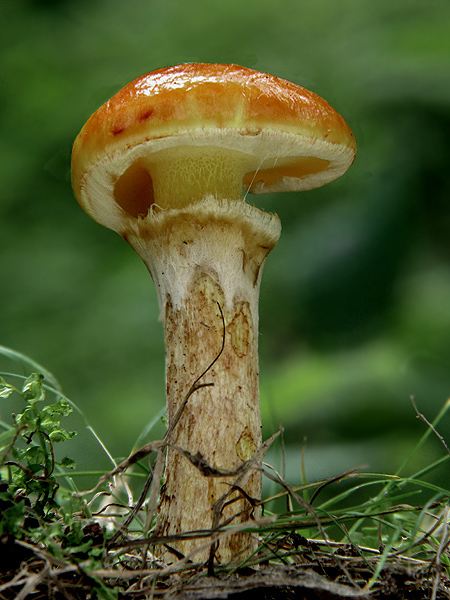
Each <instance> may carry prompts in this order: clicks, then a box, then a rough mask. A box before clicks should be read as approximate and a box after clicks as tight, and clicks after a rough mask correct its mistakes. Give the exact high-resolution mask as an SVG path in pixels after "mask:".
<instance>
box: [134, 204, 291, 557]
mask: <svg viewBox="0 0 450 600" xmlns="http://www.w3.org/2000/svg"><path fill="white" fill-rule="evenodd" d="M138 225H139V231H138V235H133V232H127V236H126V237H127V239H128V241H129V242H130V243H131V244H132V245H133V247H134V248H135V249H136V250H137V251H138V252H139V253H140V254H141V256H142V258H143V259H144V261H145V262H146V264H147V266H148V267H149V270H150V272H151V274H152V277H153V279H154V281H155V284H156V286H157V289H158V293H159V298H160V303H161V313H162V318H163V320H164V329H165V338H166V390H167V417H168V424H169V429H170V428H171V427H173V431H172V432H171V435H170V438H169V448H168V452H167V460H166V469H165V476H164V484H163V488H162V491H161V500H160V506H159V533H160V534H162V535H177V534H180V533H185V532H189V531H197V530H210V529H211V528H212V526H213V517H214V505H215V503H216V502H217V501H218V500H219V499H220V498H222V497H223V496H224V494H227V493H229V492H230V495H229V497H228V498H227V502H226V503H225V506H223V510H222V511H221V513H220V519H217V518H216V519H215V523H214V524H216V525H217V521H219V522H220V523H224V522H227V521H230V525H239V524H240V523H243V522H246V521H249V520H250V519H251V517H252V516H253V514H254V507H252V504H251V502H249V500H248V498H246V497H245V495H247V496H248V497H250V498H255V499H259V498H260V496H261V475H260V473H259V471H258V470H257V469H253V471H252V472H251V474H250V471H249V473H248V474H247V476H246V477H243V478H242V477H241V478H240V479H239V486H240V487H242V489H243V490H244V492H245V494H244V495H243V494H242V493H241V492H240V491H239V490H238V489H233V488H232V484H233V483H234V482H236V480H237V479H238V476H237V475H232V476H220V477H215V476H210V475H211V472H209V473H207V472H206V471H205V469H202V468H198V466H195V465H194V464H192V461H190V460H189V459H188V457H187V456H186V452H188V453H189V454H190V455H192V456H197V457H201V459H202V460H203V461H204V464H207V465H208V466H209V467H212V468H213V469H218V470H221V471H227V472H228V471H235V470H236V469H239V468H240V467H242V465H243V464H244V463H245V462H246V461H248V460H249V459H251V458H252V456H253V455H254V453H255V452H256V451H257V450H258V448H259V446H260V445H261V416H260V406H259V382H258V343H257V342H258V299H259V285H260V279H261V273H262V267H263V264H264V261H265V258H266V256H267V254H268V253H269V252H270V250H271V249H272V248H273V247H274V245H275V244H276V242H277V240H278V236H279V230H280V228H279V221H278V219H277V218H276V217H271V216H270V215H266V214H265V213H261V211H258V210H257V209H254V208H252V207H249V206H248V205H245V204H244V203H242V202H241V203H236V202H229V203H227V202H225V203H221V204H220V205H218V202H217V200H214V202H212V201H208V200H205V201H204V202H203V203H202V204H200V203H198V204H196V205H195V206H193V207H189V208H187V209H185V208H184V209H182V210H179V211H175V212H174V211H172V212H164V211H162V212H161V213H159V214H157V215H156V216H155V218H153V219H150V218H147V219H146V220H145V221H142V222H139V223H138ZM136 240H139V241H138V243H137V242H136ZM224 328H225V329H224ZM223 336H225V339H224V345H223V348H222V344H223ZM219 354H220V356H219ZM216 357H218V358H217V360H216V361H215V362H214V364H213V365H212V366H211V368H210V369H209V370H208V371H207V372H206V374H205V375H204V376H203V377H202V378H201V380H200V381H199V383H201V384H206V383H208V384H212V385H208V386H207V387H201V388H200V389H197V390H196V391H195V392H194V393H193V394H192V395H191V396H189V398H188V401H187V402H186V403H185V405H184V408H183V411H182V413H181V417H180V419H179V421H178V422H176V423H175V422H174V418H175V416H176V415H177V413H178V412H179V408H180V406H181V405H182V404H183V402H184V401H185V399H186V396H187V394H188V392H189V390H190V388H191V387H192V385H193V383H194V382H195V381H196V380H197V379H198V377H199V376H200V375H201V374H202V373H203V372H204V371H205V369H206V368H207V367H208V365H210V364H211V363H212V362H213V361H214V359H215V358H216ZM256 467H257V465H256ZM216 517H217V514H216ZM255 543H256V541H255V538H254V537H252V536H251V535H250V534H242V533H237V534H233V535H230V536H228V537H227V538H226V539H224V540H221V541H220V543H219V547H218V549H217V552H216V558H218V559H219V560H220V561H222V562H225V561H229V560H231V559H232V558H233V557H235V556H240V557H241V558H242V557H243V556H245V555H248V554H249V553H250V552H251V551H252V550H253V549H254V548H255ZM202 545H203V546H204V545H205V540H204V539H203V540H202V539H190V540H183V541H177V542H174V543H173V544H172V546H173V547H174V548H175V549H176V550H177V551H178V552H181V553H182V554H183V555H189V554H191V553H192V552H194V554H193V556H192V558H193V559H194V560H206V559H207V558H208V555H209V548H207V547H206V548H205V549H204V550H203V551H200V552H195V551H196V550H197V549H198V548H199V547H200V546H202ZM165 558H166V559H167V560H169V559H170V558H173V555H170V554H168V555H166V556H165Z"/></svg>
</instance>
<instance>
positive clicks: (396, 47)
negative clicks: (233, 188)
mask: <svg viewBox="0 0 450 600" xmlns="http://www.w3.org/2000/svg"><path fill="white" fill-rule="evenodd" d="M449 32H450V3H448V2H447V1H446V0H430V1H429V2H423V1H418V0H396V1H395V2H392V1H388V0H377V1H376V2H374V1H373V0H341V1H340V2H336V1H335V0H302V1H299V0H277V1H276V2H275V1H274V0H259V1H258V2H256V1H255V0H247V2H241V1H239V2H238V1H237V0H224V1H223V2H217V3H211V2H206V1H205V0H190V2H183V1H182V0H127V2H123V1H122V0H89V1H88V0H0V67H1V73H2V77H1V82H0V158H1V160H0V185H1V197H0V290H1V294H0V344H2V345H4V346H9V347H13V348H15V349H17V350H18V351H20V352H23V353H25V354H28V355H30V356H33V357H34V358H35V359H36V360H38V361H39V362H40V363H43V364H45V365H46V366H47V367H48V368H49V369H51V370H52V371H53V372H55V373H56V374H57V375H58V379H59V380H60V381H61V383H62V384H63V387H64V389H65V390H66V392H67V394H68V395H69V396H70V397H71V398H72V399H73V400H74V401H75V402H76V403H77V404H78V405H79V406H80V407H81V408H82V410H83V411H84V412H85V413H86V414H87V416H88V418H89V420H90V421H91V422H93V424H95V427H96V429H97V430H98V431H99V434H100V435H101V437H102V438H103V439H104V440H105V442H106V443H107V445H108V447H109V448H110V449H111V450H112V452H113V453H114V454H116V455H123V454H127V453H128V451H129V449H130V447H131V445H132V443H133V441H134V440H135V439H136V438H137V437H138V436H139V434H140V432H141V430H142V429H143V423H145V422H146V421H151V419H152V418H153V417H154V415H155V414H156V413H157V412H158V410H160V408H161V406H163V404H164V349H163V335H162V327H161V324H160V323H159V322H158V306H157V299H156V294H155V291H154V289H153V284H152V281H151V278H150V277H149V276H148V274H147V273H146V270H145V268H144V266H143V265H142V264H141V262H140V260H139V258H138V257H137V256H136V255H135V254H134V253H133V252H132V251H131V249H130V248H128V247H127V246H126V244H124V243H123V241H122V240H120V238H119V237H118V236H117V235H116V234H114V233H112V232H110V231H108V230H106V229H104V228H102V227H100V226H99V225H97V224H96V223H94V222H93V221H91V220H90V219H89V218H88V217H87V216H86V215H85V214H84V213H83V211H82V210H81V209H80V208H79V207H78V205H77V204H76V202H75V200H74V198H73V195H72V192H71V187H70V177H69V168H70V152H71V145H72V142H73V140H74V138H75V137H76V135H77V133H78V131H79V130H80V128H81V126H82V125H83V123H84V122H85V120H86V119H87V118H88V116H89V115H90V114H91V113H92V112H93V111H94V110H95V109H96V108H97V107H98V106H99V105H100V104H101V103H103V102H104V101H106V100H107V99H108V98H109V97H110V96H111V95H112V94H114V93H115V92H116V91H117V90H118V89H120V87H122V86H123V85H124V84H125V83H127V82H128V81H130V80H131V79H133V78H134V77H137V76H139V75H141V74H143V73H145V72H148V71H152V70H154V69H157V68H160V67H163V66H168V65H173V64H178V63H180V62H188V61H203V62H235V63H238V64H242V65H244V66H248V67H252V68H256V69H259V70H261V71H266V72H269V73H273V74H275V75H278V76H281V77H284V78H286V79H289V80H292V81H294V82H296V83H299V84H301V85H304V86H305V87H307V88H310V89H313V90H314V91H315V92H317V93H318V94H320V95H322V96H323V97H325V98H326V99H327V100H328V101H329V102H330V103H331V104H332V105H333V106H335V108H336V109H337V110H338V111H339V112H340V113H341V114H342V115H343V116H344V117H345V118H346V119H347V121H348V122H349V124H350V125H351V127H352V128H353V129H354V132H355V135H356V138H357V141H358V152H359V153H358V158H357V161H356V163H355V165H354V166H353V167H352V168H351V170H350V171H349V172H348V173H347V174H346V175H345V176H344V177H343V178H342V179H340V180H339V181H337V182H335V183H332V184H330V185H328V186H326V187H325V188H323V189H320V190H315V191H312V192H308V193H305V194H303V195H301V196H300V195H299V194H290V195H284V196H282V197H281V196H280V197H278V196H277V195H272V196H267V197H264V198H261V197H257V199H256V200H255V202H257V203H258V205H259V206H261V207H262V208H265V209H266V210H269V211H274V212H277V213H278V214H279V215H280V218H281V220H282V224H283V235H282V238H281V240H280V242H279V245H278V246H277V248H276V249H275V250H274V251H273V253H272V254H271V256H270V257H269V259H268V261H267V265H266V269H265V276H264V278H263V289H262V297H261V339H260V348H261V382H262V383H261V385H262V408H263V416H264V424H265V426H264V432H265V433H266V434H269V433H271V432H272V431H273V430H274V428H276V427H277V426H278V422H280V421H281V422H282V423H283V424H284V425H285V426H286V430H287V431H286V439H287V441H288V442H289V443H290V444H293V445H297V446H298V445H299V444H301V442H302V440H303V437H304V436H308V445H307V452H306V454H307V457H309V459H308V461H307V471H308V473H307V474H308V477H316V476H325V475H329V474H333V473H334V472H335V471H336V470H342V469H346V468H349V467H351V466H354V465H355V464H360V463H361V462H366V461H367V462H369V463H370V464H371V467H372V468H380V469H382V468H384V469H390V468H394V467H395V465H397V464H399V463H400V462H401V460H402V454H403V453H404V452H406V451H407V447H408V444H409V443H410V442H411V440H412V439H414V438H416V436H417V435H418V432H419V431H422V430H423V424H419V423H417V421H416V420H415V414H414V411H413V410H412V407H411V404H410V401H409V396H410V395H414V396H415V398H416V401H417V404H418V406H419V408H420V409H421V410H422V411H423V412H426V414H427V415H428V417H429V418H430V419H432V417H433V416H434V415H435V414H436V413H437V412H438V410H439V408H440V406H441V405H442V404H443V403H444V402H445V401H446V399H447V397H448V396H450V242H449V229H450V182H449V170H448V163H449V156H450V150H449V141H448V140H449V139H450V35H449ZM4 369H7V366H5V368H4ZM0 410H1V408H0ZM441 428H442V429H441V431H442V433H443V434H444V435H448V434H450V424H447V426H446V425H445V424H441ZM80 452H82V450H81V449H80ZM75 458H77V460H78V462H79V457H75ZM292 464H294V465H295V464H296V463H295V461H294V462H293V463H292ZM293 477H294V479H295V478H296V477H297V478H300V469H297V468H296V467H295V466H294V467H293Z"/></svg>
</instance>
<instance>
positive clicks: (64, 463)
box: [58, 456, 77, 469]
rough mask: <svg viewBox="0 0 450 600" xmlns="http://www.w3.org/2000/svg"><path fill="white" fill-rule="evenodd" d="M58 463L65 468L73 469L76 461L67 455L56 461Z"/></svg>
mask: <svg viewBox="0 0 450 600" xmlns="http://www.w3.org/2000/svg"><path fill="white" fill-rule="evenodd" d="M58 465H59V466H60V467H63V468H65V469H75V467H76V466H77V463H76V462H75V461H74V460H72V459H71V458H69V457H68V456H65V457H64V458H63V459H62V460H61V461H59V462H58Z"/></svg>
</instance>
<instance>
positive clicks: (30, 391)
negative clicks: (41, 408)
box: [22, 373, 45, 404]
mask: <svg viewBox="0 0 450 600" xmlns="http://www.w3.org/2000/svg"><path fill="white" fill-rule="evenodd" d="M43 380H44V376H43V375H41V374H40V373H33V374H32V375H30V376H29V377H28V379H26V381H25V383H24V384H23V388H22V394H23V397H24V399H25V400H26V401H27V402H29V403H30V404H34V403H35V402H40V401H41V400H43V399H44V398H45V391H44V388H43V386H42V382H43Z"/></svg>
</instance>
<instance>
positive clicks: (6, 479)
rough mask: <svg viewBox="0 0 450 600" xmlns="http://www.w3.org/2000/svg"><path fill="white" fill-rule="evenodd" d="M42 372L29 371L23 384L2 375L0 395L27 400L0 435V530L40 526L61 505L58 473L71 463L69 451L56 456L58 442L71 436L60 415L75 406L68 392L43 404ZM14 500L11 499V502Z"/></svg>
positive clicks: (15, 530)
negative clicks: (64, 396)
mask: <svg viewBox="0 0 450 600" xmlns="http://www.w3.org/2000/svg"><path fill="white" fill-rule="evenodd" d="M43 380H44V377H43V376H42V375H41V374H36V373H34V374H32V375H31V376H29V377H28V378H27V379H26V380H25V382H24V384H23V386H22V388H17V387H15V386H13V385H11V384H10V383H7V382H6V381H5V380H4V379H3V378H0V397H1V398H7V397H9V396H10V395H11V394H13V393H15V394H17V395H18V396H20V397H21V398H22V400H23V410H22V411H21V412H19V413H16V414H14V415H13V426H10V427H7V426H6V425H3V428H4V429H5V431H4V432H3V434H2V435H1V436H0V452H1V453H2V454H1V460H0V469H1V470H0V500H1V502H2V503H3V511H2V515H1V518H0V534H3V533H14V534H15V535H18V534H19V531H20V528H26V529H29V528H30V527H31V526H33V525H34V526H35V527H36V526H38V525H39V522H40V520H48V519H49V518H50V517H51V515H52V511H55V510H58V509H59V508H60V506H59V505H58V502H57V500H56V494H57V491H58V488H59V484H58V482H57V480H56V478H55V470H56V469H58V468H65V469H68V468H73V467H74V466H75V463H74V461H73V460H71V459H70V458H68V457H64V458H62V459H60V460H56V458H55V452H54V445H55V444H57V443H61V442H64V441H65V440H69V439H71V438H73V437H74V436H75V435H76V433H75V432H74V431H67V430H66V429H65V428H64V427H62V425H61V420H62V418H63V417H66V416H67V415H69V414H70V413H71V412H72V407H71V406H70V404H69V403H68V401H67V400H66V399H65V398H60V399H59V400H58V401H57V402H54V403H52V404H44V401H45V389H44V386H43ZM11 503H12V505H10V504H11Z"/></svg>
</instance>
